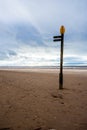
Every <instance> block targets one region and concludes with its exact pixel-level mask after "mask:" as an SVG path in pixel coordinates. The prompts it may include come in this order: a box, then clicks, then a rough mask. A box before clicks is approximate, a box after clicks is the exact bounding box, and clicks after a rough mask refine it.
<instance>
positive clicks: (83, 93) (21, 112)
mask: <svg viewBox="0 0 87 130" xmlns="http://www.w3.org/2000/svg"><path fill="white" fill-rule="evenodd" d="M58 81H59V75H58V70H49V71H47V70H42V71H41V70H36V71H35V70H31V71H30V70H28V71H27V70H26V71H23V70H20V71H18V70H16V71H15V70H0V130H87V71H85V70H81V71H80V70H70V71H68V70H65V71H64V89H63V90H59V83H58Z"/></svg>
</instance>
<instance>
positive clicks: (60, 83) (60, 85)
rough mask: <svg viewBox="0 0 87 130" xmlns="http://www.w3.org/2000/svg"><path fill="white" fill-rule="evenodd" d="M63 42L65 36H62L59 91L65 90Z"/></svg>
mask: <svg viewBox="0 0 87 130" xmlns="http://www.w3.org/2000/svg"><path fill="white" fill-rule="evenodd" d="M63 41H64V34H61V48H60V73H59V89H63V46H64V42H63Z"/></svg>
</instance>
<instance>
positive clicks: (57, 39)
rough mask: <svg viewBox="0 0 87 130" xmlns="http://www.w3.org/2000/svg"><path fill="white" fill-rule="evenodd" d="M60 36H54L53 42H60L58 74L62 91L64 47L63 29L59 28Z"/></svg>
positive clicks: (62, 27)
mask: <svg viewBox="0 0 87 130" xmlns="http://www.w3.org/2000/svg"><path fill="white" fill-rule="evenodd" d="M60 33H61V35H60V36H54V37H53V38H54V40H53V41H54V42H56V41H61V49H60V73H59V89H63V47H64V33H65V27H64V26H61V27H60Z"/></svg>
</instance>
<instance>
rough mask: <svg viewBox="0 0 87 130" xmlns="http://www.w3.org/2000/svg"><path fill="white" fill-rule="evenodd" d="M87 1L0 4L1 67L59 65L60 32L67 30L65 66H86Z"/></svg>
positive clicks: (20, 0) (6, 1) (26, 0)
mask: <svg viewBox="0 0 87 130" xmlns="http://www.w3.org/2000/svg"><path fill="white" fill-rule="evenodd" d="M86 5H87V1H86V0H83V1H79V0H73V1H72V0H66V1H64V0H63V1H61V0H54V1H52V0H51V1H50V0H44V1H41V0H37V1H35V0H14V1H12V0H3V1H0V48H1V49H2V50H1V51H0V57H1V58H0V65H29V66H30V65H59V62H60V59H59V58H60V42H59V43H58V42H56V43H54V42H53V36H54V35H60V32H59V28H60V26H61V25H62V24H64V26H65V28H66V33H65V43H64V57H65V59H64V64H70V62H71V63H72V64H73V62H75V63H77V64H80V61H81V62H82V63H83V64H86V63H87V58H86V56H87V46H86V43H87V32H86V30H87V24H86V23H87V18H86V12H87V8H86Z"/></svg>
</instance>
